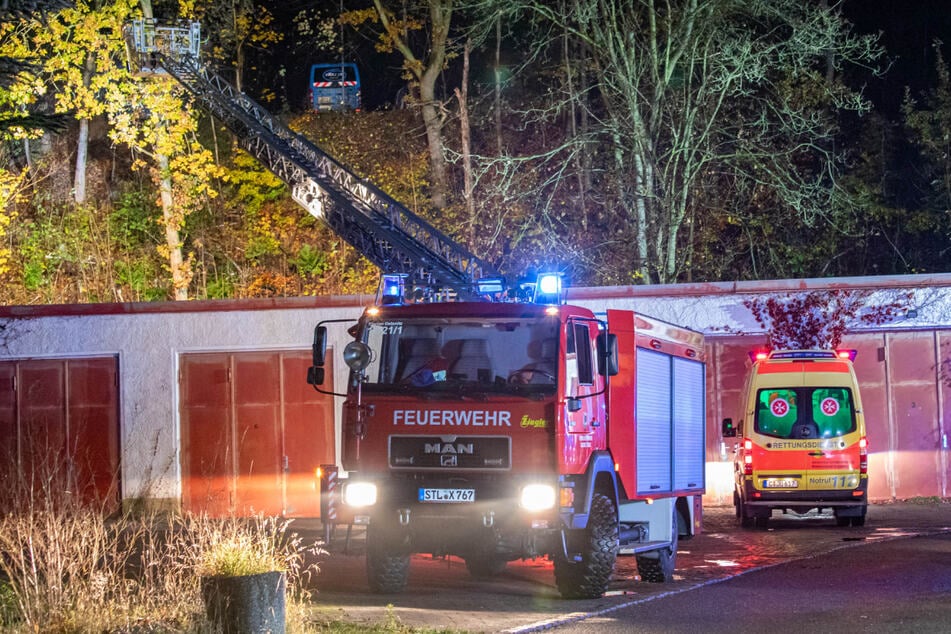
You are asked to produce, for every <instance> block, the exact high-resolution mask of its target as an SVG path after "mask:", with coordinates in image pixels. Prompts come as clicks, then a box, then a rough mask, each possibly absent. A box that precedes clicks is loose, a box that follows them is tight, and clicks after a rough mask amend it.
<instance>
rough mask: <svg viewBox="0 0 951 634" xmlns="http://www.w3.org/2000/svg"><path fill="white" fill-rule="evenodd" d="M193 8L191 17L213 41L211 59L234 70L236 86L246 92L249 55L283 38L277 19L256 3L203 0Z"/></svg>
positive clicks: (231, 0) (250, 1)
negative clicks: (198, 22) (275, 22)
mask: <svg viewBox="0 0 951 634" xmlns="http://www.w3.org/2000/svg"><path fill="white" fill-rule="evenodd" d="M194 4H195V7H194V8H193V10H192V11H191V12H190V13H189V17H191V18H194V19H197V20H199V21H201V23H202V27H203V28H204V31H205V32H206V33H208V34H209V36H210V37H211V39H212V44H211V45H210V46H208V47H207V54H208V56H209V57H210V59H213V60H216V61H219V62H224V63H225V64H227V65H228V66H230V67H232V68H233V69H234V86H235V88H237V90H238V92H244V91H245V88H246V86H245V80H244V74H245V71H246V70H247V65H248V54H249V52H250V51H251V50H258V51H263V50H266V49H268V48H269V47H271V46H273V45H274V44H277V43H278V42H280V41H281V39H282V38H283V34H282V33H281V32H280V30H277V29H276V28H275V25H274V16H273V15H272V14H271V12H270V11H269V10H268V9H267V7H265V6H264V5H262V4H258V3H255V2H254V0H201V1H199V2H196V3H194ZM268 94H269V95H273V93H272V92H271V93H268Z"/></svg>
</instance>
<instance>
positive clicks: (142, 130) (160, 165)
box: [108, 77, 222, 300]
mask: <svg viewBox="0 0 951 634" xmlns="http://www.w3.org/2000/svg"><path fill="white" fill-rule="evenodd" d="M108 101H109V103H110V104H111V106H112V107H111V109H110V111H109V119H110V123H111V124H112V130H111V132H110V136H111V137H112V138H113V140H115V141H116V142H119V143H125V144H126V145H128V146H129V147H130V148H131V149H132V151H133V153H135V154H137V155H139V154H141V155H144V156H147V157H150V158H151V159H152V160H153V164H152V165H151V166H147V164H146V163H145V162H144V161H142V160H141V159H137V160H136V162H135V164H134V165H133V167H134V168H139V169H142V168H146V167H148V168H149V169H150V173H151V174H152V180H153V182H154V183H155V185H156V187H157V188H158V190H159V194H160V204H161V208H162V220H161V222H162V225H163V227H164V229H165V244H164V245H163V246H161V247H160V248H159V251H160V253H162V255H163V256H164V257H166V258H167V259H168V263H169V270H170V272H171V274H172V287H173V296H174V298H175V299H177V300H184V299H188V286H189V284H190V282H191V278H192V272H191V263H190V259H189V258H186V257H185V255H184V253H183V240H182V236H181V231H182V228H183V227H184V225H185V219H186V217H187V216H188V214H189V213H191V211H193V210H194V209H195V207H196V205H198V204H200V202H201V200H202V198H203V197H204V196H208V197H214V196H215V195H216V191H215V190H214V189H213V188H212V187H211V184H212V182H213V181H214V179H215V178H218V177H220V176H221V175H222V170H221V169H220V168H219V167H218V166H217V165H216V164H215V162H214V160H213V157H212V155H211V152H209V151H208V150H207V149H205V148H203V147H201V145H199V144H198V143H197V141H196V140H195V138H194V134H195V131H196V129H197V119H196V117H195V113H194V111H193V110H192V108H191V107H190V105H189V104H188V102H187V101H186V99H185V96H184V89H182V88H181V87H179V86H178V84H177V83H176V82H175V81H174V80H172V79H170V78H168V77H154V78H148V79H144V80H140V81H136V82H126V83H122V84H117V85H114V86H112V87H111V88H110V94H109V98H108Z"/></svg>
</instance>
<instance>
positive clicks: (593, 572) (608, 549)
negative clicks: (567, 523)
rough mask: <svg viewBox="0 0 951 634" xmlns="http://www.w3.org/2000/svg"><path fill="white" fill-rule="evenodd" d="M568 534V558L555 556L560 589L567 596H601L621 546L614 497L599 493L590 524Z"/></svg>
mask: <svg viewBox="0 0 951 634" xmlns="http://www.w3.org/2000/svg"><path fill="white" fill-rule="evenodd" d="M566 537H567V542H568V553H567V554H568V558H567V559H566V558H565V557H564V555H556V556H555V558H554V559H555V585H557V586H558V591H559V592H560V593H561V596H563V597H564V598H566V599H597V598H599V597H601V596H602V595H603V594H604V591H605V590H607V589H608V582H609V581H610V580H611V574H612V573H613V572H614V564H615V562H616V561H617V553H618V548H619V545H618V520H617V511H616V510H615V507H614V502H612V501H611V498H609V497H608V496H606V495H603V494H601V493H595V494H594V496H593V497H592V498H591V513H590V514H589V515H588V527H587V528H585V529H583V530H573V531H570V532H569V533H568V534H567V535H566ZM575 555H577V557H575Z"/></svg>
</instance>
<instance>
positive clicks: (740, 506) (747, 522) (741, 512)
mask: <svg viewBox="0 0 951 634" xmlns="http://www.w3.org/2000/svg"><path fill="white" fill-rule="evenodd" d="M733 495H734V496H735V497H734V503H735V504H736V519H737V521H738V522H739V523H740V526H742V527H743V528H750V527H751V526H753V518H752V517H751V516H750V515H749V512H748V510H747V508H746V504H744V503H743V498H741V497H740V496H739V495H737V494H736V493H734V494H733Z"/></svg>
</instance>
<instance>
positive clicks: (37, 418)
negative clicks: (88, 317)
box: [0, 357, 119, 510]
mask: <svg viewBox="0 0 951 634" xmlns="http://www.w3.org/2000/svg"><path fill="white" fill-rule="evenodd" d="M117 367H118V360H117V359H116V357H98V358H88V359H28V360H17V361H0V452H2V453H0V459H2V465H3V472H2V477H3V480H4V485H3V487H2V488H3V494H4V497H3V499H2V506H3V507H4V508H11V507H12V506H13V505H14V504H15V503H16V501H17V500H18V499H19V500H21V501H22V500H23V499H24V496H26V497H29V498H33V499H34V501H35V500H36V499H42V500H53V501H66V502H69V501H80V502H82V503H86V504H102V505H104V506H105V508H106V509H108V510H112V509H114V508H116V505H117V504H118V500H119V486H118V474H119V423H118V421H119V414H118V402H119V399H118V387H117V385H118V383H117V377H118V371H117Z"/></svg>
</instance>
